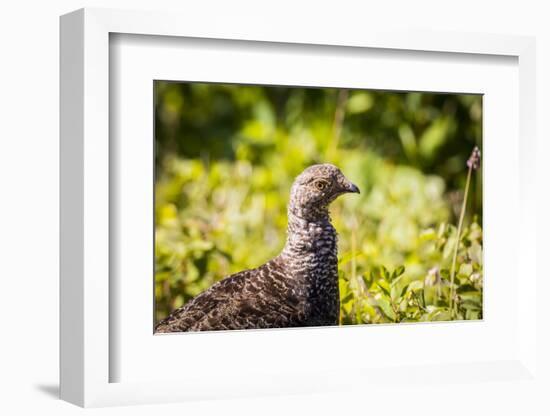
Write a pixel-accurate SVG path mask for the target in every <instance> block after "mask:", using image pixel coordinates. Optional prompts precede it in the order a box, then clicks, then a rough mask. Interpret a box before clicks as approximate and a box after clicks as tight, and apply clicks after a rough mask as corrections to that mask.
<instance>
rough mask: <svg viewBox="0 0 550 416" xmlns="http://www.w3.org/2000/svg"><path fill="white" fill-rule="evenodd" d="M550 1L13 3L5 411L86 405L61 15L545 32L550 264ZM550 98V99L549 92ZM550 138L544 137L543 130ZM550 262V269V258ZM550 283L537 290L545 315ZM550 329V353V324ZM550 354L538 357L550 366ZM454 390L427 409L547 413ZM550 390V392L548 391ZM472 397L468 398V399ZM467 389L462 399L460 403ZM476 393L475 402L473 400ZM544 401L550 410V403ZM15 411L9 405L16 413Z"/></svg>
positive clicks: (545, 227) (355, 401)
mask: <svg viewBox="0 0 550 416" xmlns="http://www.w3.org/2000/svg"><path fill="white" fill-rule="evenodd" d="M510 3H511V4H510ZM545 3H546V2H545V1H540V2H537V1H529V0H522V1H513V2H505V1H502V0H501V1H483V2H482V1H479V0H477V1H470V0H461V1H459V2H443V1H441V0H439V1H421V0H416V1H407V0H403V1H384V0H378V1H370V2H367V1H362V2H358V1H356V2H353V1H345V0H339V1H336V2H335V1H311V2H307V1H303V2H301V3H300V2H298V0H293V1H283V0H277V1H273V0H272V1H271V2H269V4H266V2H261V1H225V2H223V1H219V2H213V1H205V0H201V1H200V4H199V1H197V2H193V3H190V2H185V1H184V0H180V1H161V0H157V1H152V0H150V1H144V0H134V1H130V0H111V1H99V0H89V1H87V2H81V1H68V0H50V1H38V0H35V1H30V0H27V1H24V0H19V1H15V0H12V1H9V2H7V1H5V2H4V3H3V5H2V9H1V13H0V31H1V36H0V42H1V49H0V53H1V56H2V59H1V61H0V73H1V76H0V83H1V84H0V110H1V111H0V114H1V116H0V120H1V122H0V140H1V147H0V178H1V192H2V199H1V201H0V236H1V237H2V238H1V240H0V241H1V242H0V244H1V245H2V246H1V247H0V253H1V254H0V260H1V263H0V264H1V266H0V267H1V269H0V270H1V271H0V276H1V278H2V281H3V282H5V283H7V286H6V285H4V286H2V287H1V289H0V294H1V296H0V308H1V314H0V316H1V323H2V328H1V329H2V342H0V392H1V393H0V409H1V410H2V411H1V413H3V414H6V415H11V414H23V413H29V412H31V411H33V410H34V411H43V412H45V413H47V414H50V413H51V414H72V413H73V412H74V413H77V412H80V411H81V410H80V409H78V408H76V407H73V406H71V405H68V404H66V403H63V402H60V401H58V400H56V399H55V398H54V396H55V395H57V376H58V370H57V367H58V358H57V356H58V351H57V348H58V324H57V321H58V306H57V303H58V118H59V114H58V102H59V100H58V86H59V79H58V78H59V77H58V69H59V65H58V61H59V48H58V35H59V31H58V16H59V15H61V14H64V13H66V12H69V11H72V10H74V9H77V8H80V7H84V6H87V7H116V8H134V9H164V10H181V11H186V12H188V13H197V14H201V15H209V14H212V13H216V14H223V15H227V16H228V19H230V18H231V14H233V13H245V14H247V15H250V18H255V19H269V20H272V21H273V20H275V21H280V22H281V25H282V26H284V24H285V20H286V19H290V20H293V21H297V22H300V21H301V22H303V25H304V30H307V24H308V21H309V20H311V19H323V20H326V21H327V30H329V28H331V29H330V30H338V27H341V26H342V25H344V26H347V25H357V26H358V27H361V26H365V25H370V24H378V25H380V24H384V25H386V24H387V25H388V26H392V27H393V26H400V27H403V26H405V27H407V26H408V27H428V28H429V27H431V28H433V29H441V30H458V31H464V30H471V31H474V32H489V33H503V32H504V33H512V34H524V35H536V36H537V39H538V40H537V42H538V44H537V46H538V73H537V76H538V105H539V107H538V132H539V147H538V149H537V150H538V155H539V161H538V168H539V175H538V176H539V180H540V182H539V185H538V186H539V187H540V193H541V199H540V210H539V223H540V227H539V240H540V244H539V260H540V263H539V264H540V266H545V262H544V258H545V257H544V256H545V255H547V251H548V248H549V247H548V243H547V242H546V241H545V240H546V239H547V237H545V235H550V227H549V220H548V215H546V213H547V212H549V211H550V209H549V208H550V204H549V198H548V194H550V192H549V187H548V185H547V181H548V180H549V179H550V168H549V167H548V166H549V164H548V162H547V156H546V155H548V154H549V151H550V144H549V142H550V140H548V139H549V138H550V134H549V133H550V129H549V127H548V124H547V123H546V120H545V118H546V116H547V115H550V108H549V105H548V100H547V98H548V97H550V75H549V74H550V32H549V30H548V26H549V25H548V18H549V16H550V14H549V13H548V12H547V11H546V10H545V8H544V6H545ZM545 99H546V100H545ZM543 138H545V140H544V139H543ZM546 267H547V266H546ZM548 291H549V285H548V283H546V282H543V284H542V287H538V288H537V292H538V293H539V299H540V302H539V310H540V313H539V318H540V319H541V320H545V319H547V318H546V313H547V311H546V309H545V308H543V302H545V298H546V296H544V294H545V293H548ZM540 336H541V338H542V337H544V341H545V343H544V344H543V347H545V350H546V351H549V350H550V346H549V342H548V341H549V338H548V331H547V330H546V333H544V334H543V333H542V331H541V333H540ZM545 355H546V356H547V355H548V354H547V353H546V354H541V357H539V358H540V359H541V361H542V365H544V366H545V367H544V368H545V374H546V375H549V374H550V371H549V368H550V367H549V366H548V358H546V357H545ZM454 389H455V392H456V394H455V395H449V394H448V392H447V390H443V389H441V388H440V387H439V386H433V390H432V391H430V392H426V394H427V395H430V396H432V400H433V406H430V408H427V409H426V412H427V414H431V413H434V414H436V413H443V414H446V415H451V414H462V415H464V414H482V413H481V412H482V411H484V412H491V413H497V412H503V411H504V412H505V413H506V411H507V410H511V411H516V412H515V413H520V412H521V413H525V414H543V412H544V411H543V409H542V408H541V407H540V405H537V404H536V403H537V401H536V397H537V396H538V397H541V396H542V394H543V392H542V391H531V390H530V389H529V387H526V388H519V389H518V388H517V387H515V386H512V385H507V384H506V383H499V384H487V385H484V386H483V387H480V386H477V387H476V388H475V389H473V388H471V387H469V386H467V385H457V386H456V387H455V388H454ZM547 390H548V391H550V389H547ZM416 397H417V393H414V394H411V395H410V397H404V396H401V397H392V394H391V391H388V392H387V395H384V396H383V397H369V394H368V392H365V395H364V397H348V396H346V395H345V394H343V393H342V394H334V395H328V396H327V395H325V396H322V397H321V396H318V397H312V396H310V397H286V398H270V399H255V400H247V401H241V400H235V401H229V402H221V401H220V402H213V403H191V404H181V405H164V406H161V407H155V408H152V407H150V406H142V407H138V408H118V409H102V410H99V411H97V412H99V413H101V414H136V413H137V414H148V413H150V412H153V411H162V412H174V413H176V412H177V413H178V414H182V413H183V412H189V414H203V413H205V412H208V413H212V414H233V413H235V414H237V413H239V414H280V413H282V412H285V413H290V414H295V413H297V410H292V409H295V408H297V409H300V410H301V411H303V412H307V414H310V413H314V412H315V413H321V414H345V413H350V412H360V413H367V412H375V411H376V412H380V413H381V412H387V413H388V414H391V413H394V412H395V413H397V412H398V411H406V409H407V408H408V407H410V406H417V405H418V404H419V403H418V402H417V401H416ZM461 397H462V399H460V398H461ZM457 398H458V400H457ZM472 401H476V402H477V404H476V405H475V406H472ZM548 407H549V405H548V404H546V409H545V411H546V412H548ZM8 408H9V410H8Z"/></svg>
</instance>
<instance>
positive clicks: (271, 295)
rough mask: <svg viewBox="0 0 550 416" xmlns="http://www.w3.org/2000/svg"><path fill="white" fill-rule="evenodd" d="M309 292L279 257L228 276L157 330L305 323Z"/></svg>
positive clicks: (157, 327) (260, 326) (253, 326)
mask: <svg viewBox="0 0 550 416" xmlns="http://www.w3.org/2000/svg"><path fill="white" fill-rule="evenodd" d="M307 316H308V302H307V293H306V290H305V288H304V287H302V285H300V284H299V282H298V281H296V279H293V278H292V276H288V275H287V274H286V273H285V264H284V263H283V260H281V258H279V257H277V258H275V259H273V260H271V261H269V262H267V263H265V264H264V265H262V266H260V267H258V268H256V269H252V270H245V271H242V272H239V273H236V274H234V275H231V276H228V277H226V278H225V279H223V280H221V281H219V282H218V283H216V284H215V285H213V286H212V287H211V288H210V289H208V290H206V291H205V292H203V293H201V294H200V295H198V296H197V297H195V298H193V299H192V300H191V301H189V302H188V303H187V304H186V305H184V306H183V307H181V308H179V309H177V310H175V311H174V312H172V313H171V314H170V315H169V316H168V317H167V318H165V319H164V320H162V321H160V322H159V323H158V324H157V326H156V328H155V332H157V333H163V332H184V331H216V330H230V329H254V328H257V329H259V328H282V327H293V326H303V325H304V324H305V321H306V320H307Z"/></svg>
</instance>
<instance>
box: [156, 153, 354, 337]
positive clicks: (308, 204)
mask: <svg viewBox="0 0 550 416" xmlns="http://www.w3.org/2000/svg"><path fill="white" fill-rule="evenodd" d="M346 193H360V191H359V188H358V187H357V186H356V185H355V184H353V183H352V182H350V181H349V180H348V179H347V178H346V177H345V176H344V174H343V173H342V172H341V171H340V169H339V168H338V167H336V166H335V165H332V164H328V163H324V164H316V165H312V166H309V167H307V168H306V169H305V170H304V171H303V172H302V173H301V174H299V175H298V176H297V177H296V178H295V180H294V182H293V184H292V186H291V189H290V198H289V203H288V207H287V216H288V225H287V238H286V243H285V245H284V248H283V249H282V251H281V252H280V254H279V255H278V256H276V257H274V258H273V259H271V260H269V261H268V262H267V263H265V264H263V265H261V266H259V267H257V268H254V269H250V270H244V271H241V272H239V273H236V274H232V275H230V276H228V277H226V278H224V279H222V280H220V281H218V282H217V283H215V284H214V285H212V286H211V287H210V288H209V289H207V290H206V291H204V292H202V293H200V294H199V295H197V296H196V297H194V298H193V299H191V300H190V301H189V302H187V303H186V304H185V305H183V306H182V307H181V308H179V309H176V310H175V311H173V312H172V313H171V314H169V315H168V316H167V317H166V318H164V319H163V320H161V321H159V322H158V323H157V324H156V326H155V331H154V332H155V333H159V334H162V333H172V332H193V331H220V330H240V329H264V328H293V327H311V326H330V325H338V324H339V315H340V295H339V289H338V252H337V233H336V230H335V228H334V227H333V225H332V224H331V218H330V214H329V205H330V204H331V202H333V201H334V200H335V199H336V198H337V197H339V196H340V195H343V194H346Z"/></svg>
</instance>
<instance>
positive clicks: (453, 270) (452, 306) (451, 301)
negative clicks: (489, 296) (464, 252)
mask: <svg viewBox="0 0 550 416" xmlns="http://www.w3.org/2000/svg"><path fill="white" fill-rule="evenodd" d="M471 178H472V167H471V166H470V167H469V168H468V176H467V178H466V186H465V188H464V200H463V201H462V210H461V211H460V219H459V220H458V229H457V231H456V243H455V249H454V253H453V263H452V265H451V290H450V299H449V309H450V312H451V319H453V318H454V317H455V315H456V302H455V301H454V300H455V284H454V283H455V273H456V258H457V255H458V246H459V245H460V235H461V234H462V224H463V222H464V214H465V213H466V203H467V201H468V190H469V188H470V180H471Z"/></svg>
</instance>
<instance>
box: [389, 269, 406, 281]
mask: <svg viewBox="0 0 550 416" xmlns="http://www.w3.org/2000/svg"><path fill="white" fill-rule="evenodd" d="M403 273H405V266H399V267H398V268H397V269H395V270H394V271H393V273H392V275H391V279H392V280H393V279H395V278H396V277H399V276H401V275H402V274H403Z"/></svg>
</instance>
